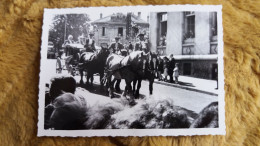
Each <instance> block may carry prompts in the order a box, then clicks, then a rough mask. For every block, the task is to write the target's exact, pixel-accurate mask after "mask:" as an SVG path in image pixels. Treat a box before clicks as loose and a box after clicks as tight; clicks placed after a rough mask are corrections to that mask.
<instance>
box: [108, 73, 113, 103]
mask: <svg viewBox="0 0 260 146" xmlns="http://www.w3.org/2000/svg"><path fill="white" fill-rule="evenodd" d="M112 83H113V82H112V81H111V76H109V77H108V78H107V84H108V94H109V97H110V98H113V97H114V92H113V85H114V84H112Z"/></svg>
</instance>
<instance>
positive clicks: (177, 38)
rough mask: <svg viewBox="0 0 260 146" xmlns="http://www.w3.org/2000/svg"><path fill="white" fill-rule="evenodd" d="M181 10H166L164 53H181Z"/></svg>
mask: <svg viewBox="0 0 260 146" xmlns="http://www.w3.org/2000/svg"><path fill="white" fill-rule="evenodd" d="M182 22H183V17H182V12H168V20H167V27H168V28H167V36H166V40H167V46H166V54H167V55H169V54H174V55H181V54H182Z"/></svg>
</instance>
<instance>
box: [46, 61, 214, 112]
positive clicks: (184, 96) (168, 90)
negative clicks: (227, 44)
mask: <svg viewBox="0 0 260 146" xmlns="http://www.w3.org/2000/svg"><path fill="white" fill-rule="evenodd" d="M46 73H47V72H46ZM55 74H56V60H49V63H48V75H47V76H45V78H46V81H47V80H49V79H50V78H51V76H53V75H55ZM62 74H67V71H66V70H63V71H62ZM75 79H76V81H77V83H79V81H80V76H79V75H77V76H75ZM185 79H186V80H185ZM179 80H180V81H182V82H184V81H185V82H188V81H189V80H190V78H185V77H184V78H183V77H181V78H180V79H179ZM83 81H84V84H83V85H80V86H81V87H84V88H85V89H87V90H89V91H90V92H88V93H87V94H89V96H98V98H102V97H104V99H105V98H109V97H108V94H107V91H106V89H104V88H103V87H101V86H100V83H99V76H98V75H95V76H94V82H93V84H94V85H93V86H90V85H87V84H86V78H85V77H84V78H83ZM195 81H196V82H198V81H197V80H196V79H195ZM196 82H194V83H193V84H192V86H191V87H193V88H194V87H196V86H195V85H196V84H200V83H196ZM206 82H207V84H208V83H210V82H209V81H205V82H203V83H206ZM211 82H212V83H211V84H213V85H211V87H212V88H213V87H214V86H215V85H216V83H215V82H213V81H211ZM166 84H167V83H166ZM166 84H165V83H158V82H155V83H154V85H153V88H154V90H153V95H149V82H148V81H142V86H141V89H140V100H145V99H146V98H154V99H158V100H164V99H171V100H172V101H173V102H174V105H177V106H181V107H183V108H186V109H188V110H192V111H194V112H196V113H199V112H200V111H201V110H202V109H203V108H204V107H206V106H207V105H209V104H210V103H211V102H214V101H218V96H216V95H212V94H208V93H204V92H198V91H196V90H189V89H186V88H180V87H178V86H181V85H177V86H170V85H166ZM185 85H186V84H185ZM191 87H190V88H191ZM120 88H121V90H122V89H124V88H125V83H124V80H122V81H121V84H120ZM196 88H197V89H198V90H199V88H202V87H196ZM210 90H211V89H210ZM210 92H211V91H210ZM120 94H121V93H117V94H116V95H117V97H118V98H120Z"/></svg>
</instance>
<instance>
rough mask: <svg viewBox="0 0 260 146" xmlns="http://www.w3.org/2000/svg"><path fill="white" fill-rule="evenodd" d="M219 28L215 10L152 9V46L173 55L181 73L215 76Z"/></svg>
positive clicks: (157, 50) (163, 53)
mask: <svg viewBox="0 0 260 146" xmlns="http://www.w3.org/2000/svg"><path fill="white" fill-rule="evenodd" d="M217 29H218V28H217V13H216V12H193V11H188V12H161V13H158V12H152V13H150V30H149V32H150V38H149V40H150V48H151V50H152V51H155V52H157V53H159V54H160V55H170V54H173V55H174V58H175V59H176V61H177V62H178V63H179V68H180V73H181V74H182V75H186V76H193V77H199V78H206V79H216V78H217V74H216V69H217V53H218V49H217V48H218V43H217V35H218V34H217Z"/></svg>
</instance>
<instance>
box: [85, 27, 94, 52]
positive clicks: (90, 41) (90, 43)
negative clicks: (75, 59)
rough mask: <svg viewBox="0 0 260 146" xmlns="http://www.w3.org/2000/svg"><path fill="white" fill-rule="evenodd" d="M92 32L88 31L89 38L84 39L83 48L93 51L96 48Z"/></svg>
mask: <svg viewBox="0 0 260 146" xmlns="http://www.w3.org/2000/svg"><path fill="white" fill-rule="evenodd" d="M93 36H94V33H93V32H90V33H89V38H88V39H86V44H85V46H84V48H86V52H95V51H96V48H95V40H94V39H93Z"/></svg>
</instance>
